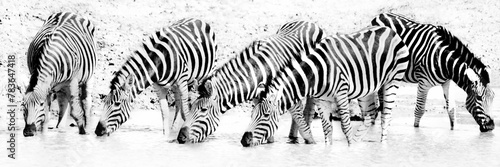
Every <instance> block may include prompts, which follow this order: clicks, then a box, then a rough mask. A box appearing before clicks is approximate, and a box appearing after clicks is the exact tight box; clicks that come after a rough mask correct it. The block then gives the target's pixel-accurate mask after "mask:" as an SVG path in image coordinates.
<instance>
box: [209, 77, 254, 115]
mask: <svg viewBox="0 0 500 167" xmlns="http://www.w3.org/2000/svg"><path fill="white" fill-rule="evenodd" d="M231 83H235V82H231V81H224V80H220V79H216V78H213V79H212V84H213V89H214V90H213V91H214V92H212V93H213V94H215V96H216V98H217V99H218V101H219V103H218V105H219V107H220V109H221V112H222V113H225V112H226V111H227V110H229V109H231V108H233V107H235V106H238V105H240V104H241V103H245V102H247V101H248V100H251V99H250V97H254V96H255V88H256V87H257V86H254V87H251V88H250V89H251V90H247V89H246V88H243V87H242V86H241V84H237V85H233V84H231ZM250 94H252V95H250Z"/></svg>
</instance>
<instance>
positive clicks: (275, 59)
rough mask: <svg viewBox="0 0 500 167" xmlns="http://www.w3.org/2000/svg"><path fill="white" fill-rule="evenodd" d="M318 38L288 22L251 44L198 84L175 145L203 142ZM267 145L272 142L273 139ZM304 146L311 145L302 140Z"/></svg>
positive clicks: (301, 24) (309, 26)
mask: <svg viewBox="0 0 500 167" xmlns="http://www.w3.org/2000/svg"><path fill="white" fill-rule="evenodd" d="M322 37H323V30H322V29H321V28H320V27H319V26H318V25H316V24H314V23H311V22H307V21H292V22H288V23H285V24H284V25H282V26H281V27H280V28H279V29H278V31H277V32H276V34H275V35H272V36H270V37H267V38H264V39H260V40H256V41H253V42H252V43H251V44H250V45H248V46H247V47H246V48H245V49H243V50H242V51H241V52H239V54H237V55H236V57H234V58H232V59H230V60H229V61H228V62H227V63H226V64H224V65H223V66H222V67H220V68H219V69H218V70H216V71H215V72H214V73H213V74H212V75H211V76H209V77H207V78H206V79H204V80H203V81H202V82H200V86H199V87H198V92H199V94H200V96H199V97H198V98H197V99H196V100H195V101H194V102H193V105H192V108H191V111H190V115H189V116H188V118H187V119H186V121H185V122H184V124H183V125H182V127H181V130H180V131H179V135H178V137H177V141H178V142H179V143H181V144H183V143H186V142H193V143H197V142H202V141H204V140H205V139H206V138H207V136H209V135H211V134H212V133H213V132H214V131H215V130H216V128H217V127H218V126H219V121H220V116H221V114H224V113H225V112H226V111H227V110H229V109H231V108H233V107H234V106H237V105H239V104H241V103H244V102H247V101H250V100H251V99H253V97H254V96H255V95H256V94H255V92H256V88H257V86H258V84H259V83H260V82H262V81H264V80H266V79H267V78H273V77H274V76H276V74H277V73H278V71H279V70H280V69H282V68H283V67H285V65H286V64H287V63H288V62H289V61H290V60H291V59H294V58H296V57H298V56H299V53H300V51H305V52H309V49H311V48H314V46H315V45H316V44H317V43H318V42H319V41H320V40H321V38H322ZM308 103H313V100H308ZM304 112H306V113H308V112H309V111H304ZM308 121H311V120H308ZM293 131H294V128H292V129H291V134H292V135H293ZM295 135H296V133H295ZM291 138H292V139H293V137H291ZM295 138H296V137H295ZM268 141H269V142H272V141H273V138H272V137H270V138H269V140H268ZM306 143H314V141H307V140H306Z"/></svg>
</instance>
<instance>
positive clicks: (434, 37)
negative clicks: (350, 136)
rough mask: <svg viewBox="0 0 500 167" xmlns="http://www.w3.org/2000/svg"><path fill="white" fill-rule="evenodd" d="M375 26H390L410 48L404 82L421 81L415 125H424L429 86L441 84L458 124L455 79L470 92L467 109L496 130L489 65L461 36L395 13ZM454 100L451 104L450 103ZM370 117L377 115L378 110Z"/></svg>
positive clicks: (481, 126)
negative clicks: (453, 89) (452, 90)
mask: <svg viewBox="0 0 500 167" xmlns="http://www.w3.org/2000/svg"><path fill="white" fill-rule="evenodd" d="M372 25H379V26H387V27H389V28H391V29H393V30H394V31H396V33H397V34H398V35H399V36H401V38H402V39H403V41H404V42H405V43H406V44H407V46H408V48H409V51H410V57H411V60H410V65H409V68H408V70H407V71H406V74H405V77H404V78H403V81H405V82H409V83H418V93H417V104H416V107H415V122H414V126H415V127H419V126H420V119H421V118H422V116H423V115H424V112H425V103H426V100H427V93H428V92H429V89H430V88H432V87H434V86H438V85H441V86H442V88H443V93H444V98H445V102H446V106H445V108H446V109H447V111H448V115H449V118H450V125H451V129H452V130H453V128H454V124H455V117H456V116H455V115H456V112H455V105H454V100H451V101H450V97H449V86H450V82H452V81H453V82H455V83H456V84H457V85H458V86H459V87H460V88H462V89H463V90H464V91H465V92H466V93H467V99H466V108H467V110H468V111H469V113H471V114H472V116H473V117H474V119H475V120H476V122H477V124H478V125H479V129H480V131H482V132H485V131H490V130H493V129H494V127H495V125H494V122H493V119H491V117H490V116H489V115H488V114H487V113H486V112H485V111H488V109H489V108H488V107H489V104H490V102H491V101H492V100H493V98H494V92H493V91H492V89H491V88H490V87H489V83H490V78H489V72H488V71H489V68H488V67H487V66H486V65H485V64H484V63H482V62H481V60H480V59H478V58H477V57H476V56H475V55H474V53H472V52H471V51H470V50H469V49H468V48H467V46H466V45H464V44H463V43H462V42H461V41H460V40H459V39H458V38H457V37H455V36H454V35H452V34H451V33H450V32H449V31H448V30H446V29H445V28H444V27H442V26H434V25H431V24H420V23H417V22H415V21H413V20H410V19H408V18H405V17H403V16H400V15H396V14H392V13H383V14H380V15H379V16H378V17H376V18H374V19H373V20H372ZM450 102H451V105H450ZM371 111H374V112H369V113H368V115H371V116H370V117H372V118H370V117H367V118H368V119H366V120H368V121H369V120H372V122H373V121H374V120H375V118H376V113H377V112H375V110H371Z"/></svg>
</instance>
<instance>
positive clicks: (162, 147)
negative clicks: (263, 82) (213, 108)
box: [2, 111, 500, 166]
mask: <svg viewBox="0 0 500 167" xmlns="http://www.w3.org/2000/svg"><path fill="white" fill-rule="evenodd" d="M145 113H148V112H147V111H146V112H145ZM150 114H153V112H151V113H150ZM153 115H154V114H153ZM443 116H444V114H443ZM231 118H233V119H231ZM242 118H248V117H247V114H246V113H233V114H230V115H227V116H225V117H224V118H223V122H222V124H221V127H220V129H219V130H218V131H217V132H216V133H215V134H214V135H213V136H212V137H210V140H209V141H207V142H205V143H199V144H187V145H181V144H177V143H169V142H168V140H169V139H167V138H173V137H174V133H171V135H170V136H168V137H166V136H164V135H162V132H161V129H160V126H145V125H141V124H135V123H133V122H131V123H130V125H126V126H123V127H122V128H121V129H120V130H118V131H117V132H115V133H113V134H112V135H111V136H108V137H96V136H95V135H93V134H90V135H78V134H77V130H76V128H66V129H64V130H50V131H49V132H47V133H45V134H43V135H38V136H35V137H30V138H25V137H18V138H17V139H18V143H17V145H18V146H17V159H16V160H14V161H12V160H7V162H6V163H5V162H2V164H7V166H13V165H23V166H24V165H37V164H51V166H52V165H57V166H103V165H112V164H116V165H120V164H121V165H126V166H138V165H148V166H149V165H154V166H181V165H187V166H200V165H201V166H325V165H340V166H359V165H363V166H386V165H398V166H421V165H424V164H428V165H432V166H455V165H458V166H482V165H485V166H498V165H500V159H498V155H499V154H500V140H499V137H498V128H497V129H496V130H494V131H493V132H488V133H481V132H479V130H478V127H477V126H476V125H473V124H459V125H457V127H456V129H455V130H449V127H448V124H447V122H443V120H445V121H447V118H446V117H429V118H427V119H425V126H424V125H423V126H422V127H420V128H418V129H417V128H413V127H412V118H395V119H394V120H393V122H392V126H391V129H390V135H389V138H388V140H387V141H386V142H383V143H381V142H379V141H378V139H379V134H380V130H379V128H380V127H379V126H375V127H373V128H372V129H371V130H370V132H369V134H368V135H367V136H366V137H365V139H364V141H361V142H358V143H355V144H353V145H351V146H350V147H349V146H348V145H347V142H346V140H345V139H344V137H343V134H342V133H341V130H340V127H339V125H338V122H336V123H335V127H334V128H335V129H337V130H335V129H334V130H335V132H334V134H333V136H334V142H333V143H332V145H325V144H323V142H324V139H323V135H322V134H321V133H322V131H321V124H320V121H318V120H316V121H314V124H313V133H314V135H315V138H316V141H317V142H318V144H315V145H305V144H287V143H286V138H285V137H286V135H287V130H288V127H289V123H290V118H289V115H284V116H283V120H282V121H281V122H280V127H281V129H280V130H279V134H277V141H276V142H275V143H273V144H266V145H262V146H258V147H254V148H243V147H242V146H241V145H240V143H239V140H240V138H241V135H242V133H243V131H244V129H245V127H246V123H247V121H235V120H236V119H240V120H241V119H242ZM243 120H245V119H243ZM157 123H158V124H157V125H160V124H159V122H157ZM422 123H424V122H422ZM3 155H6V154H3ZM4 157H5V156H3V157H2V159H4ZM2 161H4V160H2ZM2 166H4V165H2ZM44 166H45V165H44Z"/></svg>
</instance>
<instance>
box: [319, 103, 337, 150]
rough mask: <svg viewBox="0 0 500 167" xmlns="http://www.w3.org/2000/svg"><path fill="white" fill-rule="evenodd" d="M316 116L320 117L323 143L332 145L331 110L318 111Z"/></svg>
mask: <svg viewBox="0 0 500 167" xmlns="http://www.w3.org/2000/svg"><path fill="white" fill-rule="evenodd" d="M318 114H319V116H320V117H321V125H322V127H323V134H324V135H325V143H326V144H328V143H330V144H332V143H333V137H332V132H333V127H332V120H333V119H332V111H331V110H321V111H320V110H318Z"/></svg>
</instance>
